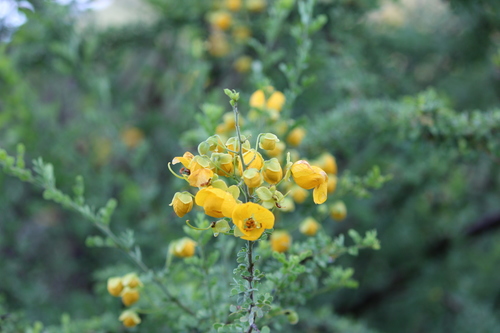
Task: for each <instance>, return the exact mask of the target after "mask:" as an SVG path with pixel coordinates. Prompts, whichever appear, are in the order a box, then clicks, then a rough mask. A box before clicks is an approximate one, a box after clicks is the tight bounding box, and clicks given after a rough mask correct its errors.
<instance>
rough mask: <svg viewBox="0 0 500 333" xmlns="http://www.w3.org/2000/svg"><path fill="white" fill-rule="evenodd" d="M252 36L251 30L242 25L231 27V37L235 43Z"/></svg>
mask: <svg viewBox="0 0 500 333" xmlns="http://www.w3.org/2000/svg"><path fill="white" fill-rule="evenodd" d="M251 36H252V30H250V29H249V28H248V27H246V26H244V25H240V26H237V27H235V28H234V29H233V38H234V40H235V41H236V42H237V43H245V42H246V41H247V40H248V39H249V38H250V37H251Z"/></svg>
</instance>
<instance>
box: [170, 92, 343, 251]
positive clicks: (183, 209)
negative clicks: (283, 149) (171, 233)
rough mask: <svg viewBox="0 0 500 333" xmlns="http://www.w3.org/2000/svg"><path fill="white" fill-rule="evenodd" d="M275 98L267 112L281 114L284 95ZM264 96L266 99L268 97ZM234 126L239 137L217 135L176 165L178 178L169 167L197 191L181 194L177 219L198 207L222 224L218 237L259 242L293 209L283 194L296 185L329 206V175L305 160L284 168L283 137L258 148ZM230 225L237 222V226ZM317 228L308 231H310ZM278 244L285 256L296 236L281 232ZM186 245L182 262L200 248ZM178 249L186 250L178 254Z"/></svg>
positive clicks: (261, 141)
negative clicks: (278, 148) (279, 217)
mask: <svg viewBox="0 0 500 333" xmlns="http://www.w3.org/2000/svg"><path fill="white" fill-rule="evenodd" d="M273 93H274V95H271V96H270V97H269V98H268V99H267V102H263V103H262V107H264V105H265V107H269V108H271V107H274V110H277V112H279V110H280V108H281V107H282V105H283V104H284V96H281V95H282V93H280V92H273ZM276 93H278V94H276ZM273 96H274V97H273ZM261 97H263V98H266V96H265V94H264V92H262V95H261ZM259 98H260V97H259ZM254 99H255V98H254ZM226 119H227V118H226ZM236 119H238V118H236ZM225 121H227V122H229V120H225ZM232 124H233V126H235V128H236V129H237V134H238V135H237V136H233V137H229V138H227V139H225V138H224V137H223V136H221V135H214V136H211V137H209V138H208V139H206V140H205V141H203V142H201V143H200V144H199V145H198V155H194V154H193V153H191V152H185V153H184V154H183V155H182V156H178V157H175V158H174V159H173V160H172V163H171V164H172V165H178V164H180V165H181V167H180V169H179V170H178V173H175V172H174V171H173V170H172V167H171V165H170V163H169V168H170V170H171V172H172V173H173V174H174V175H175V176H176V177H178V178H181V179H183V180H184V181H185V182H186V183H187V184H189V185H190V186H191V188H192V189H191V190H190V191H183V192H177V193H175V195H174V197H173V200H172V202H171V204H170V205H171V206H172V207H173V209H174V212H175V214H176V215H177V216H179V217H183V216H185V215H186V214H187V213H189V212H190V211H191V210H192V209H193V207H194V206H195V205H196V206H199V207H201V208H202V209H203V211H204V212H205V214H206V215H208V216H211V217H213V218H216V219H220V220H218V221H214V222H212V225H211V227H212V228H213V230H214V233H215V234H216V235H217V234H219V233H225V234H233V235H234V236H236V237H240V238H242V239H245V240H250V241H255V240H257V239H259V238H260V237H261V235H262V234H263V233H264V231H265V230H267V229H273V228H274V225H275V214H274V212H275V211H279V210H283V211H286V210H287V208H288V207H287V205H288V202H289V201H286V200H285V199H286V196H287V193H286V194H283V193H284V192H282V191H283V189H285V190H286V189H287V188H290V186H291V185H290V184H293V183H292V182H291V181H292V180H293V182H294V183H295V184H296V185H295V186H297V187H299V188H301V189H303V190H304V191H307V190H313V199H314V202H315V203H316V204H322V203H324V202H325V201H326V199H327V195H328V189H329V183H330V182H329V176H328V174H327V172H325V171H324V170H323V169H322V168H320V167H318V166H314V165H311V164H309V162H307V161H305V160H298V161H296V162H295V163H292V161H291V154H287V158H286V160H285V161H284V162H283V163H282V162H280V159H278V158H277V157H271V156H272V155H273V154H272V152H273V151H274V150H275V149H276V146H277V145H278V144H280V143H281V141H280V139H279V138H278V136H277V135H275V134H274V133H261V134H259V135H258V136H257V140H256V142H254V145H252V144H251V143H250V141H249V140H248V139H247V138H246V137H245V136H243V135H241V134H240V132H239V126H238V124H236V121H233V122H232ZM270 152H271V154H270ZM280 158H281V156H280ZM330 162H331V160H329V164H328V163H327V164H325V166H327V167H328V171H329V172H330V173H332V172H334V173H336V170H333V168H332V166H331V163H330ZM335 169H336V165H335ZM332 175H333V174H332ZM333 176H334V175H333ZM229 222H232V225H233V227H231V226H230V225H229ZM312 228H314V227H308V229H309V230H312ZM316 229H317V228H316ZM308 233H309V234H313V233H315V232H313V231H308ZM273 239H274V241H273V242H274V243H276V242H277V241H276V239H280V241H279V243H280V245H279V246H276V248H277V249H278V250H277V251H280V252H282V250H283V249H285V248H288V247H289V245H290V243H291V237H289V236H287V235H286V234H285V233H281V236H280V234H279V233H278V234H276V236H273ZM186 242H187V240H184V241H183V242H181V243H176V245H172V246H171V252H172V253H173V254H174V255H176V256H179V257H187V256H191V255H192V254H194V247H195V243H190V245H189V246H187V245H186ZM191 242H193V241H191ZM276 244H277V243H276ZM177 248H179V249H183V250H175V249H177ZM186 248H189V249H188V250H186Z"/></svg>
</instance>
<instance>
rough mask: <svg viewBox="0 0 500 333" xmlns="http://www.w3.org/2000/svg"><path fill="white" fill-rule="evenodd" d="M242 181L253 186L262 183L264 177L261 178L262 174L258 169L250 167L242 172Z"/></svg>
mask: <svg viewBox="0 0 500 333" xmlns="http://www.w3.org/2000/svg"><path fill="white" fill-rule="evenodd" d="M243 181H244V182H245V184H246V185H247V186H248V187H250V188H255V187H259V186H260V185H262V182H263V181H264V179H263V178H262V174H261V173H260V172H259V170H257V169H254V168H251V169H247V170H245V172H243Z"/></svg>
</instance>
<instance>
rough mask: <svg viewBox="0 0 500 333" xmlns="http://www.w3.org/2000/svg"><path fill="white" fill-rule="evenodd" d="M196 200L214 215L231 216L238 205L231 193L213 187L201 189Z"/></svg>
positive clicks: (207, 211)
mask: <svg viewBox="0 0 500 333" xmlns="http://www.w3.org/2000/svg"><path fill="white" fill-rule="evenodd" d="M195 202H196V204H197V205H198V206H202V207H203V209H204V210H205V214H207V215H208V216H212V217H231V216H232V214H233V210H234V208H235V206H236V200H235V199H234V198H233V196H232V195H231V193H229V192H226V191H224V190H221V189H218V188H213V187H209V188H204V189H201V190H200V191H199V192H198V193H197V194H196V197H195Z"/></svg>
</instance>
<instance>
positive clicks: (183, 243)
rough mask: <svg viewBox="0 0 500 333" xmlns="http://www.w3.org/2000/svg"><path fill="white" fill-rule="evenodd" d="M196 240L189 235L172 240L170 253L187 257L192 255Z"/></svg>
mask: <svg viewBox="0 0 500 333" xmlns="http://www.w3.org/2000/svg"><path fill="white" fill-rule="evenodd" d="M195 250H196V242H195V241H194V240H192V239H191V238H189V237H184V238H181V239H178V240H176V241H174V242H173V243H172V244H171V245H170V251H172V254H173V255H174V256H176V257H179V258H188V257H192V256H194V252H195Z"/></svg>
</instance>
